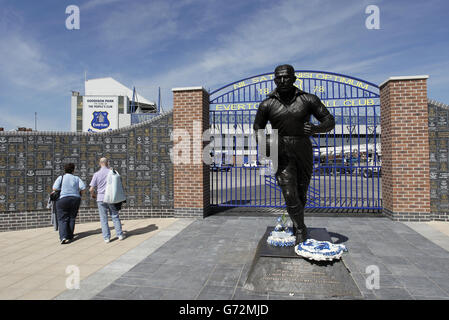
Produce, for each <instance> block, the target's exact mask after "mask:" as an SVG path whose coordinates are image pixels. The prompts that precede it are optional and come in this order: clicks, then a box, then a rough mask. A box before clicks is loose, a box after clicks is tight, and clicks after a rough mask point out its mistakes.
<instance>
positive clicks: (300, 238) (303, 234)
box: [294, 229, 307, 246]
mask: <svg viewBox="0 0 449 320" xmlns="http://www.w3.org/2000/svg"><path fill="white" fill-rule="evenodd" d="M294 234H295V236H296V240H295V246H297V245H298V244H300V243H302V242H304V241H306V240H307V229H296V232H295V233H294Z"/></svg>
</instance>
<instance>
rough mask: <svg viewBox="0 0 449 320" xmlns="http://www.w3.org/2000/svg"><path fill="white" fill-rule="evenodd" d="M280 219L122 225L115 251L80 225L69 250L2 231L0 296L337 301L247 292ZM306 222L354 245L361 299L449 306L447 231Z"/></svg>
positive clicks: (361, 220)
mask: <svg viewBox="0 0 449 320" xmlns="http://www.w3.org/2000/svg"><path fill="white" fill-rule="evenodd" d="M275 217H276V216H272V217H267V216H262V217H245V216H244V214H243V213H242V215H240V216H237V215H233V216H226V215H225V214H217V215H214V216H210V217H208V218H205V219H174V218H165V219H144V220H130V221H123V224H124V229H125V230H127V234H128V238H127V239H125V240H124V241H119V240H115V241H112V242H111V243H109V244H105V243H104V242H103V241H102V238H101V231H100V229H99V223H87V224H79V225H77V227H76V231H75V232H76V233H77V236H78V239H77V240H76V241H74V242H73V243H71V244H68V245H60V244H59V242H58V241H57V238H58V236H57V233H56V232H55V231H54V230H53V229H52V228H43V229H34V230H24V231H12V232H3V233H0V256H1V262H0V264H1V268H0V298H1V299H97V300H98V299H100V300H109V299H164V300H169V299H176V300H177V299H186V300H195V299H196V300H217V299H220V300H221V299H224V300H228V299H236V300H246V299H258V300H266V299H269V300H273V299H276V300H279V299H330V298H332V297H325V296H308V295H294V296H291V295H289V294H281V293H276V292H267V293H266V294H256V293H253V292H251V291H248V290H245V289H244V288H243V284H244V282H245V280H246V277H247V275H248V272H249V269H250V266H251V262H252V260H253V257H254V254H255V251H256V247H257V244H258V242H259V240H260V238H261V237H262V235H263V234H264V232H265V230H266V227H267V226H268V225H273V224H274V221H275ZM306 224H307V225H308V226H309V227H316V228H326V229H327V230H328V232H329V234H330V235H331V237H332V240H333V241H334V242H339V243H344V244H345V245H346V247H347V248H348V252H346V253H345V254H344V255H343V262H344V264H345V265H346V267H347V268H348V269H349V271H350V274H351V276H352V278H353V279H354V281H355V283H356V284H357V287H358V288H359V290H360V292H361V293H362V296H363V299H408V300H410V299H449V275H448V274H449V251H448V250H449V227H448V223H439V222H428V223H417V222H410V223H402V222H395V221H392V220H390V219H388V218H381V217H378V218H373V217H316V216H307V217H306ZM111 227H112V224H111ZM112 229H113V228H112ZM69 264H70V265H76V266H78V267H79V269H80V273H81V282H80V288H79V289H72V290H67V289H66V279H67V277H68V275H67V274H66V273H65V268H66V267H67V265H69ZM373 265H375V266H377V267H378V268H379V271H380V286H379V289H368V288H367V286H366V278H367V277H368V275H369V274H367V273H366V271H367V267H369V266H373ZM340 298H341V297H340ZM343 298H344V297H343Z"/></svg>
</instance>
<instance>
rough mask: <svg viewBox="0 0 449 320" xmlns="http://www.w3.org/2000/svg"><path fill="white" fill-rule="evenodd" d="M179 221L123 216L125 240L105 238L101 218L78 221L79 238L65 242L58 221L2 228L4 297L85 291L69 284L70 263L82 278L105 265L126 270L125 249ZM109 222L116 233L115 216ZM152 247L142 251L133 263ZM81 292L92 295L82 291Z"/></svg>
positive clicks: (1, 285) (0, 262)
mask: <svg viewBox="0 0 449 320" xmlns="http://www.w3.org/2000/svg"><path fill="white" fill-rule="evenodd" d="M176 221H177V219H174V218H151V219H139V220H123V221H122V227H123V230H124V231H125V234H126V235H127V238H126V239H125V240H123V241H118V240H117V239H116V238H115V240H116V241H111V242H110V243H108V244H106V243H104V241H103V239H102V236H101V229H100V228H99V222H93V223H82V224H77V225H76V226H75V238H74V241H72V242H71V243H69V244H65V245H61V244H60V242H59V235H58V232H57V231H55V230H54V229H53V227H46V228H38V229H28V230H19V231H7V232H1V233H0V244H2V245H1V246H0V299H8V300H9V299H52V298H55V297H57V296H58V295H60V294H61V293H63V292H64V291H71V295H73V296H76V294H74V292H75V291H78V292H79V293H80V291H79V290H67V285H66V280H67V278H68V277H69V276H70V272H72V271H70V270H72V269H70V270H69V269H67V268H68V267H69V266H76V267H77V268H78V270H79V279H80V280H81V282H83V281H84V280H85V279H86V278H88V277H89V276H91V275H94V274H96V273H97V272H98V271H99V270H100V269H102V268H104V267H105V270H107V271H109V270H113V271H114V270H115V271H117V270H119V271H123V269H126V268H129V267H130V266H131V265H129V264H128V265H127V264H126V263H124V262H123V261H122V260H121V257H122V256H123V255H126V254H128V253H129V255H130V257H132V254H133V253H132V249H133V248H135V247H137V248H139V245H140V244H142V243H143V242H144V241H145V240H146V239H150V238H152V237H154V236H156V235H158V234H160V233H161V231H163V230H165V229H167V228H168V227H170V226H171V225H172V224H173V223H175V222H176ZM186 222H187V221H183V222H181V225H184V224H185V223H186ZM109 226H110V228H111V230H112V234H113V235H114V234H115V231H114V228H113V225H112V222H110V223H109ZM130 252H131V253H130ZM150 252H151V251H148V250H147V251H145V252H140V254H139V255H136V257H138V258H139V260H135V261H134V264H135V263H137V262H139V261H140V260H141V259H142V258H145V257H147V256H148V254H149V253H150ZM136 253H139V250H136ZM115 261H116V262H115ZM129 261H130V259H128V260H127V262H129ZM112 262H115V264H111V263H112ZM67 271H69V273H67ZM100 274H101V273H100ZM113 274H114V272H113ZM115 274H116V273H115ZM97 278H98V276H97ZM94 279H95V277H94ZM114 279H115V278H111V279H110V281H111V282H112V281H113V280H114ZM97 283H101V281H100V280H99V281H98V282H97ZM79 296H80V297H83V298H85V299H88V298H91V296H90V295H86V294H81V293H80V295H79Z"/></svg>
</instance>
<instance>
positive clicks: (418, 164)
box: [380, 76, 431, 221]
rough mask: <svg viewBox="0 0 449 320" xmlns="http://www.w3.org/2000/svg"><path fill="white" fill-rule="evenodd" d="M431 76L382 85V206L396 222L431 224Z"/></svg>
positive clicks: (390, 81) (391, 80)
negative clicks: (428, 81) (424, 222)
mask: <svg viewBox="0 0 449 320" xmlns="http://www.w3.org/2000/svg"><path fill="white" fill-rule="evenodd" d="M427 78H428V76H410V77H391V78H389V79H388V80H386V81H385V82H383V83H382V84H381V85H380V109H381V111H380V117H381V126H382V137H381V141H382V144H381V148H382V206H383V212H384V213H386V214H387V215H388V216H389V217H391V218H392V219H393V220H401V221H429V220H430V218H431V214H430V173H429V131H428V129H429V127H428V102H427Z"/></svg>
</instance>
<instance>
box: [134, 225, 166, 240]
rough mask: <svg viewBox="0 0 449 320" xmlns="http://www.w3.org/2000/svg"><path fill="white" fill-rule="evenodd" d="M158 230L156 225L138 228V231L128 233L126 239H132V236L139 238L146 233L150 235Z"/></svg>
mask: <svg viewBox="0 0 449 320" xmlns="http://www.w3.org/2000/svg"><path fill="white" fill-rule="evenodd" d="M157 229H159V228H158V227H157V226H156V225H155V224H154V223H153V224H150V225H148V226H146V227H142V228H138V229H134V230H131V231H126V237H127V238H129V237H132V236H137V235H139V234H144V233H149V232H152V231H156V230H157Z"/></svg>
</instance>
